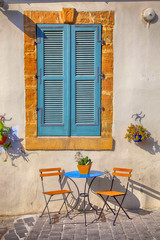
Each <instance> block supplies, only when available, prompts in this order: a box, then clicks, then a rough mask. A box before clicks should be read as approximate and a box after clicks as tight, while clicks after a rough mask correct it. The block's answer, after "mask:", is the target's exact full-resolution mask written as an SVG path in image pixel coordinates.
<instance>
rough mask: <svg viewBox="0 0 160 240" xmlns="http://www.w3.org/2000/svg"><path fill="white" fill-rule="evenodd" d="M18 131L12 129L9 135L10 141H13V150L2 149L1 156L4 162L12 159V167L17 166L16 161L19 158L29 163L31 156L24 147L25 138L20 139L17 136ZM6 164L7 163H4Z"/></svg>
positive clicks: (0, 150) (0, 149)
mask: <svg viewBox="0 0 160 240" xmlns="http://www.w3.org/2000/svg"><path fill="white" fill-rule="evenodd" d="M16 133H17V131H16V130H14V128H11V131H10V133H9V139H10V141H11V146H12V148H8V149H5V150H4V149H3V147H1V148H0V156H1V158H2V159H3V160H4V161H7V160H8V158H9V159H11V162H12V166H15V167H16V165H15V163H14V161H15V160H16V159H18V158H19V157H22V158H23V159H24V160H25V161H27V162H28V161H29V159H28V156H29V154H28V153H26V152H25V149H24V147H23V145H22V143H21V142H22V141H23V138H19V137H18V136H17V134H16ZM4 164H5V163H4Z"/></svg>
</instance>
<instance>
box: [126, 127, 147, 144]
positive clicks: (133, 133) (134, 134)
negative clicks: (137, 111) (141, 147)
mask: <svg viewBox="0 0 160 240" xmlns="http://www.w3.org/2000/svg"><path fill="white" fill-rule="evenodd" d="M150 137H151V134H150V133H149V132H148V131H147V130H146V128H143V126H142V125H134V124H132V123H131V125H130V126H129V127H128V128H127V133H126V135H125V138H128V140H133V141H134V142H141V141H142V140H144V139H147V138H150Z"/></svg>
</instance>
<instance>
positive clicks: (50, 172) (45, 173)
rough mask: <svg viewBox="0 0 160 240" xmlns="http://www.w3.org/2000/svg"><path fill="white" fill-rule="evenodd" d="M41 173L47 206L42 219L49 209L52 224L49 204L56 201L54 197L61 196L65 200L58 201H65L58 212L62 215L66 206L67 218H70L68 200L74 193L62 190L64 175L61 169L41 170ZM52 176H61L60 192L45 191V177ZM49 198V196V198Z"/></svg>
mask: <svg viewBox="0 0 160 240" xmlns="http://www.w3.org/2000/svg"><path fill="white" fill-rule="evenodd" d="M39 172H40V177H41V183H42V190H43V194H44V199H45V202H46V206H45V208H44V210H43V212H42V214H41V216H40V217H42V216H43V214H44V212H45V210H46V209H47V211H48V215H49V219H50V223H51V215H50V212H49V207H48V204H49V202H50V201H54V200H52V199H51V198H52V197H53V196H55V195H60V194H61V195H62V196H63V198H62V199H58V200H63V204H62V206H61V208H60V210H59V211H58V213H60V211H61V209H62V208H63V206H64V205H65V207H66V210H67V216H68V214H69V212H68V208H67V203H66V200H67V198H68V196H69V194H70V193H72V191H70V190H64V189H62V186H61V175H62V172H61V168H45V169H39ZM51 176H59V183H60V190H54V191H53V190H52V191H45V186H46V184H44V180H43V178H44V177H51ZM47 196H49V198H48V197H47ZM47 198H48V200H47Z"/></svg>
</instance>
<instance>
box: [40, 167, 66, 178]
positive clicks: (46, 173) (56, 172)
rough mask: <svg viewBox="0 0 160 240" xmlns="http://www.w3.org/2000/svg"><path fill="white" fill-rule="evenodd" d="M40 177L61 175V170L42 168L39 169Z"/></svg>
mask: <svg viewBox="0 0 160 240" xmlns="http://www.w3.org/2000/svg"><path fill="white" fill-rule="evenodd" d="M39 172H40V177H42V178H43V177H50V176H57V175H59V176H60V175H62V172H61V168H43V169H39Z"/></svg>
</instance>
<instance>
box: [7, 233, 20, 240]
mask: <svg viewBox="0 0 160 240" xmlns="http://www.w3.org/2000/svg"><path fill="white" fill-rule="evenodd" d="M4 239H5V240H18V237H17V236H16V234H7V235H5V236H4Z"/></svg>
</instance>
